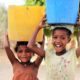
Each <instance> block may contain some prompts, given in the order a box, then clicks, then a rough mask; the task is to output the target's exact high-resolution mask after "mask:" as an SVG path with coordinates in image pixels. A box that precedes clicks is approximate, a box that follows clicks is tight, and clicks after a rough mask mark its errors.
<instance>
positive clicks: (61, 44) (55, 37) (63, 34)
mask: <svg viewBox="0 0 80 80" xmlns="http://www.w3.org/2000/svg"><path fill="white" fill-rule="evenodd" d="M71 34H72V33H71V31H70V30H69V29H67V28H65V27H56V28H54V29H53V30H52V44H53V46H54V48H55V50H56V52H57V53H60V52H62V51H63V50H65V49H66V44H67V43H68V42H69V41H70V39H71V37H70V36H71Z"/></svg>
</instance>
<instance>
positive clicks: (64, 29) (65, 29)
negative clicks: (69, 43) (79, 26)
mask: <svg viewBox="0 0 80 80" xmlns="http://www.w3.org/2000/svg"><path fill="white" fill-rule="evenodd" d="M56 30H63V31H66V33H67V35H68V36H71V34H72V32H71V31H70V30H69V29H67V28H65V27H55V28H54V29H53V30H52V34H54V32H55V31H56Z"/></svg>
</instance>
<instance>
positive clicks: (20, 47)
mask: <svg viewBox="0 0 80 80" xmlns="http://www.w3.org/2000/svg"><path fill="white" fill-rule="evenodd" d="M18 49H28V48H27V46H26V45H19V46H18Z"/></svg>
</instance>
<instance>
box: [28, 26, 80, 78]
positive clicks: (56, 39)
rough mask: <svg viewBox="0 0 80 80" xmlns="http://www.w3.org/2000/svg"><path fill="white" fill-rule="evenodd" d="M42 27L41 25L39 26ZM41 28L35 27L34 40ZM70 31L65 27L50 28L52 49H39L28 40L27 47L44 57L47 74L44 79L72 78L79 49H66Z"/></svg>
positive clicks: (79, 54) (79, 53) (79, 52)
mask: <svg viewBox="0 0 80 80" xmlns="http://www.w3.org/2000/svg"><path fill="white" fill-rule="evenodd" d="M41 28H42V26H41ZM41 28H37V29H36V31H35V32H34V36H33V37H32V38H33V39H32V40H34V42H35V40H36V36H37V34H38V32H39V30H40V29H41ZM71 34H72V33H71V31H70V30H69V29H67V28H65V27H56V28H54V29H53V30H52V45H53V48H52V49H47V50H46V51H44V50H43V49H41V48H40V49H39V48H38V47H35V46H34V45H33V43H32V42H33V41H29V44H28V48H30V49H32V50H33V51H34V52H36V53H37V54H38V55H40V56H42V57H45V62H46V70H47V76H46V80H74V79H75V71H76V62H77V58H78V57H79V56H80V49H79V48H78V49H77V50H76V49H71V50H69V51H67V50H66V45H67V43H69V42H70V40H71Z"/></svg>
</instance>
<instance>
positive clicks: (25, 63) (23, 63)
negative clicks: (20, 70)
mask: <svg viewBox="0 0 80 80" xmlns="http://www.w3.org/2000/svg"><path fill="white" fill-rule="evenodd" d="M21 64H22V65H29V64H30V61H28V62H21Z"/></svg>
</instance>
